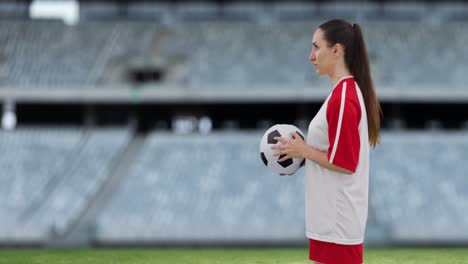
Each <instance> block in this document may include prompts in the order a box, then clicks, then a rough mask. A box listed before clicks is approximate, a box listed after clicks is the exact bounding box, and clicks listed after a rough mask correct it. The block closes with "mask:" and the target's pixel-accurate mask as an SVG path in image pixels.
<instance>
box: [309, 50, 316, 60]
mask: <svg viewBox="0 0 468 264" xmlns="http://www.w3.org/2000/svg"><path fill="white" fill-rule="evenodd" d="M309 60H310V61H315V54H314V53H313V52H311V53H310V55H309Z"/></svg>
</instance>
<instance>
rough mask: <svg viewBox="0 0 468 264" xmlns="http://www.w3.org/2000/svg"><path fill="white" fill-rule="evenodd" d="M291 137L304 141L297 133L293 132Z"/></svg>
mask: <svg viewBox="0 0 468 264" xmlns="http://www.w3.org/2000/svg"><path fill="white" fill-rule="evenodd" d="M291 136H292V137H293V138H294V139H301V140H302V137H301V136H299V134H298V133H297V132H296V131H293V132H291Z"/></svg>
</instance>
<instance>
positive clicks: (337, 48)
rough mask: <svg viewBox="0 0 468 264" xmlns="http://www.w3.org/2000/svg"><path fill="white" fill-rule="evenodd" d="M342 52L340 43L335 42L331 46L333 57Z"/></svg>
mask: <svg viewBox="0 0 468 264" xmlns="http://www.w3.org/2000/svg"><path fill="white" fill-rule="evenodd" d="M342 53H343V46H342V45H341V44H340V43H336V44H335V46H333V55H334V56H335V57H339V56H340V55H341V54H342Z"/></svg>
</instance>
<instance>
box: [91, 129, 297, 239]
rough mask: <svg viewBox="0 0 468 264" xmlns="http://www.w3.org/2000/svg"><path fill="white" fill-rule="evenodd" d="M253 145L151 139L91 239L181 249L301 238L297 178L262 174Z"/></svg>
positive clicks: (250, 138) (252, 141)
mask: <svg viewBox="0 0 468 264" xmlns="http://www.w3.org/2000/svg"><path fill="white" fill-rule="evenodd" d="M260 138H261V135H260V134H259V133H247V132H246V133H242V132H233V133H216V134H210V135H209V136H201V135H187V136H178V135H171V134H167V133H157V132H156V133H151V134H150V135H149V137H148V138H147V142H146V143H145V144H144V149H143V150H142V152H141V155H140V156H139V157H138V159H137V162H136V163H135V164H134V166H133V167H132V169H131V172H130V173H129V175H128V177H127V178H126V179H125V181H124V182H123V183H122V185H121V186H120V189H119V190H117V192H116V194H115V198H114V199H113V200H112V202H111V204H110V205H109V207H108V208H106V210H104V211H103V212H102V215H101V216H99V217H98V219H97V221H98V223H97V226H98V227H97V239H98V240H99V241H100V242H101V243H102V242H108V243H112V242H114V241H115V242H117V243H119V242H127V243H130V242H136V243H138V242H142V241H143V242H144V241H147V242H153V243H166V242H167V243H182V244H183V243H197V242H198V243H204V242H205V243H214V242H228V243H235V242H258V241H270V242H280V241H283V242H284V241H288V240H297V239H298V238H301V237H302V233H303V230H302V228H301V227H302V226H303V206H304V201H303V198H302V195H297V194H299V193H301V190H302V192H303V186H302V182H303V177H300V176H299V175H301V174H302V173H299V175H298V176H297V177H276V176H274V175H271V174H270V173H268V171H267V170H266V169H265V168H264V166H263V164H262V163H261V162H259V157H258V156H259V154H258V141H259V140H260ZM136 193H138V195H135V194H136ZM149 208H151V209H150V210H149ZM124 212H125V213H124ZM122 226H125V228H122Z"/></svg>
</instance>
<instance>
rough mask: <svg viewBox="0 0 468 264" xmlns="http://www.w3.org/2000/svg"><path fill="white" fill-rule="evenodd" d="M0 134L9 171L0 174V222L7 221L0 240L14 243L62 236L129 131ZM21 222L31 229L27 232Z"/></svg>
mask: <svg viewBox="0 0 468 264" xmlns="http://www.w3.org/2000/svg"><path fill="white" fill-rule="evenodd" d="M1 133H2V135H1V137H0V138H1V139H0V140H2V141H3V142H2V146H4V147H5V150H6V151H7V152H8V153H12V154H13V155H4V156H2V158H1V159H0V162H1V163H2V168H7V170H8V172H9V174H7V175H6V177H2V180H3V181H4V184H2V186H1V187H2V188H4V190H2V192H1V195H2V196H4V197H3V199H2V206H1V214H2V216H5V217H2V222H5V223H7V225H6V226H11V227H10V228H8V229H6V228H5V226H3V225H2V227H1V228H2V231H6V233H3V232H0V234H4V235H5V236H6V237H3V236H2V237H0V240H4V239H5V240H7V239H9V240H18V242H21V240H22V239H23V240H26V242H34V241H36V242H37V241H46V239H48V238H49V237H53V236H61V235H64V234H65V232H66V231H67V230H68V228H70V225H71V224H73V221H74V220H76V219H77V218H78V217H79V216H80V213H81V212H82V210H83V209H84V208H85V207H86V206H88V205H89V203H90V202H91V201H92V199H93V196H94V195H95V194H96V193H97V192H98V191H99V188H100V186H101V185H102V184H103V183H104V182H105V181H106V178H107V177H108V176H109V174H110V170H111V168H112V167H113V166H115V164H114V162H115V158H116V156H118V155H119V153H121V151H122V150H123V148H124V147H125V146H126V143H127V142H128V140H129V138H130V135H131V134H130V131H128V130H126V129H122V128H114V129H105V128H101V129H95V130H91V131H83V130H81V129H72V128H69V129H54V128H34V129H20V130H17V131H14V132H1ZM3 165H4V166H3ZM25 227H26V228H29V229H26V230H34V232H31V234H32V235H34V236H33V237H28V236H31V234H29V233H28V231H25V230H23V229H24V228H25ZM4 228H5V229H4ZM12 228H13V229H12ZM24 236H26V237H24ZM33 238H34V239H36V240H34V241H31V239H33Z"/></svg>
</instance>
